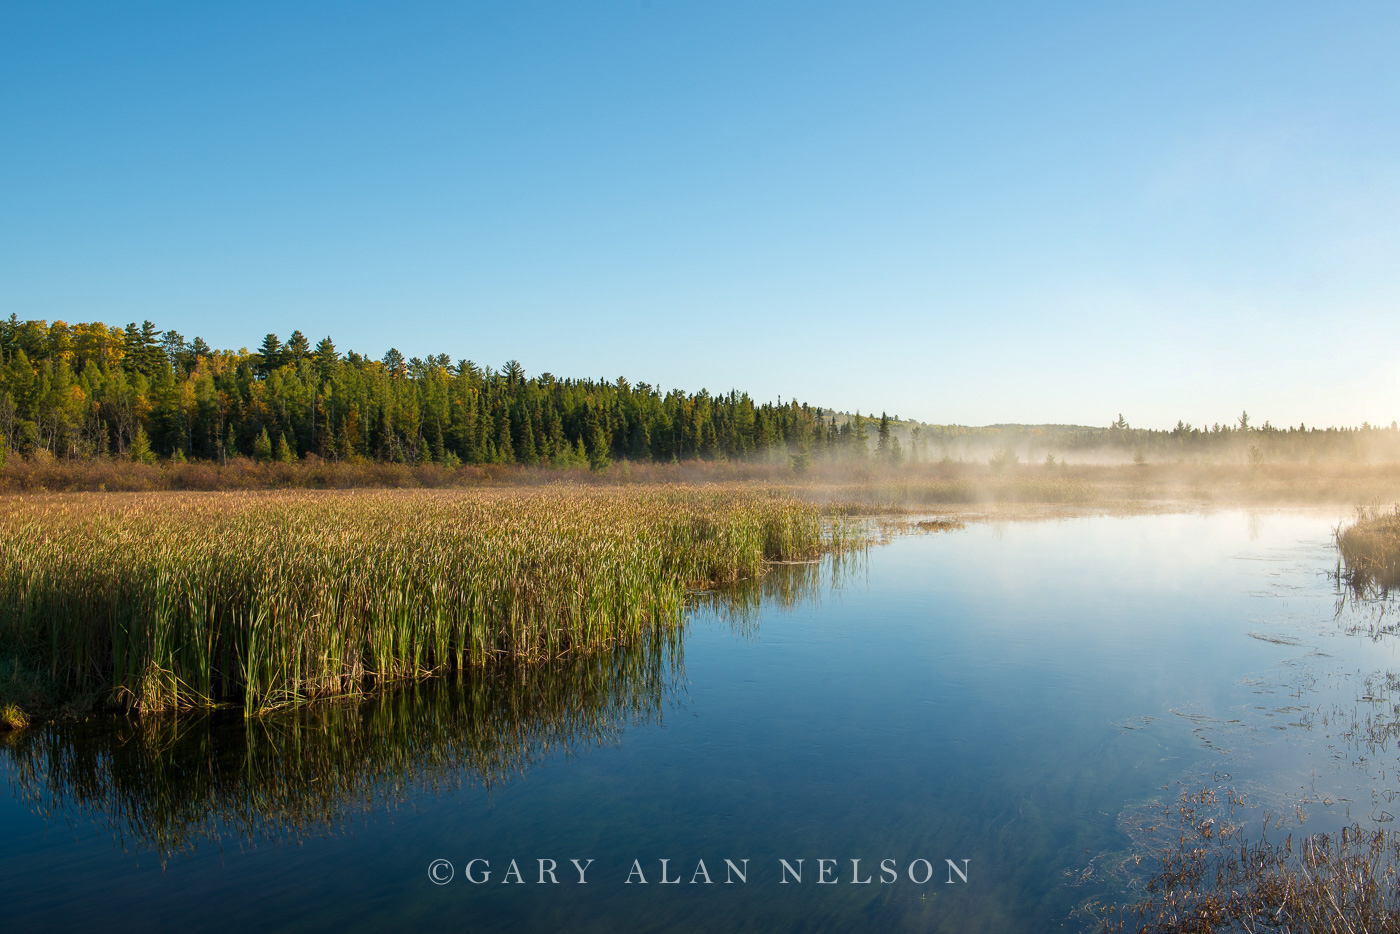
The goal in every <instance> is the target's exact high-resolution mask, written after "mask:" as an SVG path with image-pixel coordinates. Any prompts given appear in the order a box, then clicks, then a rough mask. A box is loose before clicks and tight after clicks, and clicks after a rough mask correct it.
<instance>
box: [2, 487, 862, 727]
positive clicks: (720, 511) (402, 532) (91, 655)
mask: <svg viewBox="0 0 1400 934" xmlns="http://www.w3.org/2000/svg"><path fill="white" fill-rule="evenodd" d="M862 544H863V542H862V541H861V539H860V538H859V535H858V533H857V532H853V531H851V530H850V528H849V527H848V526H847V525H845V524H843V523H831V522H828V521H825V520H824V519H823V518H822V516H821V514H820V511H819V509H818V508H817V507H816V506H814V505H813V504H811V503H804V502H802V501H799V500H797V499H795V498H793V497H791V496H788V495H784V494H782V493H780V492H774V491H764V490H752V489H734V488H726V487H716V486H712V487H704V488H693V487H678V486H667V487H636V486H632V487H625V488H601V489H598V488H586V487H570V486H552V487H548V488H542V489H529V490H507V491H483V490H477V491H359V492H345V493H305V492H299V493H264V494H255V493H247V494H200V493H190V494H148V495H124V496H101V495H78V496H49V497H25V498H10V499H6V500H3V501H0V637H3V638H4V639H5V640H6V641H7V642H8V643H9V644H11V645H12V646H15V647H16V650H17V651H18V652H19V653H21V654H26V653H27V654H28V655H31V656H34V657H40V658H43V659H45V660H46V663H47V667H48V669H49V671H50V672H51V673H52V675H53V677H54V678H55V679H56V680H58V681H60V682H61V683H63V684H64V685H65V686H66V687H67V688H68V689H70V690H73V691H91V690H94V689H98V688H100V689H110V690H111V692H112V695H113V696H114V697H115V698H117V699H118V700H119V701H120V702H122V703H123V704H125V705H126V706H128V707H129V708H134V709H136V710H140V711H154V710H165V709H174V708H190V707H203V706H209V705H211V704H214V703H217V702H220V701H229V700H241V702H242V704H243V707H244V711H245V713H247V714H255V713H258V712H262V711H266V710H270V709H274V708H277V707H281V706H287V705H293V704H298V703H302V702H305V701H306V700H308V699H311V698H314V697H318V696H323V695H329V694H343V693H353V692H356V691H359V690H362V689H364V688H365V687H366V686H368V685H378V684H383V683H385V682H388V681H393V680H398V679H404V678H414V677H421V676H425V675H429V674H433V673H439V672H443V671H446V670H451V669H464V668H480V667H484V666H490V665H496V664H532V663H538V662H541V661H545V660H548V659H554V658H561V657H570V656H575V655H578V654H580V653H588V652H593V651H598V650H600V649H604V648H607V647H610V646H613V645H616V644H619V643H630V642H635V641H636V640H638V639H639V638H641V637H642V636H643V635H645V634H647V633H650V632H653V631H655V630H658V629H664V628H667V627H671V626H674V625H675V624H677V623H678V622H679V621H680V619H681V616H682V612H683V609H684V605H685V596H686V593H687V592H688V591H689V590H692V589H695V588H706V587H712V586H715V585H718V584H723V583H728V582H733V581H738V580H742V579H745V578H752V577H756V576H758V575H760V574H761V573H762V572H763V570H764V567H765V562H768V561H784V560H799V559H809V558H813V557H816V556H817V555H820V554H822V553H825V552H828V551H832V550H838V551H839V550H842V549H847V548H855V547H860V546H861V545H862Z"/></svg>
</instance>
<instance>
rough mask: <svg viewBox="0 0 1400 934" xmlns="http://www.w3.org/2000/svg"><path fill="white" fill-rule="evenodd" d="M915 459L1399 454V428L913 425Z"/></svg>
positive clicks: (1305, 459) (1285, 458)
mask: <svg viewBox="0 0 1400 934" xmlns="http://www.w3.org/2000/svg"><path fill="white" fill-rule="evenodd" d="M912 435H913V445H912V446H913V448H914V451H913V454H914V457H916V458H919V459H932V460H939V459H967V460H995V459H998V458H999V459H1002V460H1004V461H1010V462H1013V463H1014V462H1015V461H1017V460H1018V459H1019V458H1020V457H1021V456H1025V457H1026V458H1028V459H1039V458H1040V457H1044V456H1046V455H1047V454H1048V455H1050V457H1051V462H1053V461H1054V459H1055V457H1056V455H1058V457H1059V459H1061V460H1063V459H1065V458H1070V459H1072V460H1092V459H1094V458H1099V457H1108V458H1116V459H1118V460H1121V461H1129V460H1131V461H1134V462H1137V463H1171V462H1178V461H1212V462H1215V461H1227V462H1241V463H1250V464H1255V465H1262V464H1265V463H1310V462H1328V461H1360V460H1377V461H1396V460H1400V426H1397V424H1396V423H1395V422H1393V421H1392V422H1391V423H1390V424H1389V425H1372V424H1370V423H1367V422H1363V423H1362V424H1361V425H1359V426H1354V427H1325V428H1319V427H1317V426H1308V425H1306V424H1298V425H1290V426H1284V427H1279V426H1276V425H1273V424H1271V423H1270V422H1268V421H1264V422H1263V423H1262V424H1256V423H1255V422H1254V421H1253V419H1251V418H1250V416H1249V413H1248V412H1247V411H1245V412H1241V413H1240V414H1239V416H1238V417H1236V418H1235V419H1234V420H1232V421H1228V422H1214V423H1212V424H1209V425H1201V426H1196V425H1192V424H1191V423H1189V422H1186V421H1178V422H1177V423H1176V426H1175V427H1173V428H1170V429H1154V428H1134V427H1132V426H1131V425H1129V424H1128V421H1127V419H1126V418H1124V417H1123V416H1122V414H1119V415H1118V417H1117V418H1116V419H1114V420H1113V421H1112V422H1110V423H1109V425H1108V427H1106V428H1100V427H1091V426H1084V425H987V426H983V427H977V428H971V427H965V426H961V425H918V426H914V428H913V430H912Z"/></svg>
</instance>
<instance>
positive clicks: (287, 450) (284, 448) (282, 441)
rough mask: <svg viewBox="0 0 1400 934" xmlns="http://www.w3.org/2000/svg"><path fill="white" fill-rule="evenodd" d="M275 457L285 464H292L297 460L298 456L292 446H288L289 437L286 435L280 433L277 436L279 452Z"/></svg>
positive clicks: (277, 451)
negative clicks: (293, 451)
mask: <svg viewBox="0 0 1400 934" xmlns="http://www.w3.org/2000/svg"><path fill="white" fill-rule="evenodd" d="M275 456H276V458H277V460H278V461H280V462H281V463H283V464H290V463H291V462H292V461H294V460H296V459H297V457H296V455H295V454H293V453H292V448H291V445H289V444H287V436H286V434H285V433H281V432H279V433H278V435H277V450H276V454H275Z"/></svg>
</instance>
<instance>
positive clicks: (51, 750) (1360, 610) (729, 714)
mask: <svg viewBox="0 0 1400 934" xmlns="http://www.w3.org/2000/svg"><path fill="white" fill-rule="evenodd" d="M1341 518H1343V516H1342V514H1341V513H1340V512H1339V511H1331V512H1328V511H1302V510H1298V511H1263V512H1244V511H1220V512H1214V513H1209V514H1192V515H1138V516H1130V517H1096V518H1074V519H1058V520H1054V521H1042V522H1007V523H1001V524H994V523H985V522H983V523H970V524H968V525H967V526H966V527H965V528H961V529H958V528H952V529H948V530H938V531H930V532H914V533H912V534H908V535H903V536H898V537H895V538H894V539H893V540H891V541H890V542H889V543H888V544H886V545H883V546H881V547H878V548H874V549H872V550H870V551H868V552H866V553H863V554H860V553H857V554H854V555H846V556H844V557H839V558H836V559H832V558H827V559H825V560H823V561H822V562H820V563H816V564H787V565H779V566H776V567H774V568H773V569H772V570H771V571H770V572H769V573H768V574H767V575H766V576H765V577H764V578H763V579H762V581H761V582H755V581H749V582H745V583H741V584H739V585H738V586H737V587H733V588H727V589H724V590H717V591H713V592H710V593H706V594H700V595H696V596H694V597H693V598H692V600H691V609H690V611H689V621H688V623H687V624H686V625H685V627H684V628H683V629H679V630H671V631H668V632H664V633H656V634H654V635H653V636H651V637H648V638H645V639H642V640H639V641H637V642H635V643H633V644H629V645H625V646H624V645H617V646H613V647H611V648H609V649H607V650H606V651H603V652H599V653H592V654H589V655H586V656H582V657H578V658H572V659H564V660H562V661H556V662H555V663H552V664H550V665H546V666H525V667H517V668H509V669H503V670H497V671H489V672H483V671H472V672H468V673H464V674H462V675H461V676H460V677H441V678H436V679H432V680H429V681H424V682H420V683H417V684H411V685H406V686H401V687H396V688H391V689H389V690H386V691H384V692H381V693H379V694H377V695H375V696H372V697H368V698H363V697H359V698H356V697H352V698H342V699H338V700H331V701H327V702H320V703H316V704H312V705H309V706H306V707H303V708H299V709H295V710H288V711H282V712H276V713H272V714H268V715H265V716H262V717H258V718H253V719H249V720H245V719H244V717H243V716H242V714H241V713H240V712H238V711H236V710H234V711H227V710H214V711H207V712H202V713H196V714H188V713H186V714H173V713H171V714H151V715H147V716H145V717H144V718H129V717H100V718H93V719H90V720H87V721H84V722H77V723H72V722H69V723H51V724H48V725H39V726H35V727H31V728H29V729H26V730H22V731H19V732H17V733H13V734H9V735H0V773H3V775H4V780H5V783H6V787H7V789H8V793H6V794H3V795H0V841H3V842H0V877H3V878H4V879H6V880H7V883H8V885H7V890H8V895H7V901H6V917H7V925H6V926H7V928H8V929H12V930H26V929H36V928H40V927H58V928H67V927H74V926H77V925H78V924H80V923H84V922H88V921H92V920H94V919H101V923H102V925H103V927H104V928H105V929H109V930H129V929H130V930H135V929H143V930H144V929H148V928H149V927H151V926H153V925H154V926H156V927H159V928H166V927H173V926H175V925H177V924H185V923H188V922H189V921H190V919H198V921H199V923H200V925H201V926H204V927H209V928H212V929H215V930H241V929H246V928H249V927H257V928H259V929H262V930H304V929H308V928H309V929H330V928H334V929H340V930H375V929H385V928H401V929H404V928H411V927H427V926H429V925H433V926H443V925H451V926H456V927H463V928H471V929H474V930H560V929H563V930H580V931H604V930H615V929H619V928H624V929H629V930H755V931H768V930H808V931H818V930H834V931H844V930H858V929H865V930H930V929H932V930H948V931H1043V930H1049V929H1059V928H1064V929H1067V930H1080V929H1090V930H1092V929H1093V928H1094V927H1095V924H1096V922H1095V917H1096V912H1097V911H1099V910H1100V909H1101V907H1102V906H1103V905H1109V904H1113V903H1115V902H1121V901H1124V900H1128V899H1131V898H1134V897H1136V895H1137V894H1139V893H1140V892H1141V889H1142V887H1143V885H1144V884H1145V882H1146V879H1147V872H1148V867H1149V866H1150V865H1151V863H1152V860H1153V859H1154V854H1155V853H1156V852H1157V848H1158V847H1159V846H1160V845H1161V844H1162V842H1163V836H1164V834H1165V833H1167V832H1168V830H1169V827H1170V825H1169V824H1168V823H1166V822H1165V821H1164V820H1163V818H1162V815H1163V813H1164V809H1166V808H1168V807H1170V806H1171V805H1172V803H1173V802H1175V801H1176V800H1177V799H1178V796H1179V794H1180V793H1181V792H1182V791H1183V790H1197V789H1200V788H1203V787H1207V786H1208V787H1210V788H1211V789H1213V790H1217V791H1222V792H1228V793H1229V795H1230V796H1231V800H1232V801H1235V800H1238V801H1239V802H1240V803H1239V805H1238V807H1237V813H1236V815H1235V816H1236V817H1237V818H1238V819H1239V820H1240V821H1242V822H1251V821H1258V822H1259V825H1260V826H1262V821H1263V819H1264V818H1265V816H1266V815H1267V816H1268V817H1269V820H1270V827H1271V831H1270V832H1271V833H1279V834H1282V833H1287V832H1290V831H1294V830H1297V829H1298V828H1300V827H1301V828H1303V829H1304V830H1306V831H1307V832H1312V831H1317V830H1321V831H1329V832H1330V831H1334V830H1336V829H1338V828H1340V827H1341V826H1343V825H1344V824H1346V823H1349V822H1352V821H1356V822H1360V823H1362V824H1363V825H1365V826H1368V827H1385V826H1390V825H1391V822H1392V821H1393V820H1394V816H1395V815H1396V814H1400V801H1395V800H1394V799H1395V798H1396V797H1397V796H1400V779H1397V774H1396V773H1397V768H1398V767H1400V762H1397V754H1396V739H1397V734H1400V728H1397V723H1400V679H1397V678H1396V677H1395V676H1394V675H1392V674H1390V673H1391V672H1400V660H1397V658H1396V650H1395V643H1394V641H1393V636H1392V635H1391V631H1390V627H1389V623H1390V619H1389V615H1388V613H1387V611H1386V606H1385V605H1384V604H1377V603H1373V602H1364V601H1363V602H1359V603H1358V602H1355V601H1353V600H1352V598H1350V597H1347V596H1345V591H1344V589H1343V590H1339V587H1338V583H1337V581H1336V580H1335V579H1333V578H1332V577H1330V576H1329V572H1334V571H1335V569H1336V564H1337V555H1336V551H1335V548H1334V539H1333V528H1334V526H1335V525H1336V523H1337V522H1338V520H1339V519H1341ZM474 859H480V860H487V861H489V864H490V865H489V870H490V872H491V876H490V881H488V882H482V883H473V882H471V881H469V880H468V878H467V873H468V870H469V869H470V870H471V871H472V873H473V874H474V876H475V877H476V878H481V877H482V875H483V874H484V872H485V871H486V869H487V867H486V866H485V864H483V863H475V864H473V865H472V866H470V867H469V866H468V864H469V862H470V861H471V860H474ZM574 859H577V860H579V862H580V863H585V864H586V865H587V869H586V873H585V875H586V879H587V883H586V884H583V885H580V884H578V875H579V874H578V871H577V870H576V869H575V867H574V865H573V864H572V863H571V860H574ZM435 860H446V861H447V863H448V864H450V869H451V875H452V878H451V881H448V882H446V883H445V884H435V880H434V879H433V878H430V864H433V863H434V861H435ZM512 860H514V861H515V864H516V867H517V868H518V870H519V872H518V874H512V873H511V871H510V870H511V862H512ZM540 860H546V861H551V860H552V861H553V866H554V868H555V870H556V871H555V874H554V877H555V878H557V879H558V882H557V883H552V882H550V881H548V879H549V874H548V873H546V874H545V878H546V881H545V882H543V883H541V882H540V881H539V878H540V877H541V868H542V867H541V864H540ZM588 860H592V862H591V863H588V862H587V861H588ZM634 860H635V861H636V865H635V867H634V863H633V861H634ZM662 860H668V862H667V863H666V864H665V866H664V867H663V865H662V863H661V861H662ZM702 860H703V863H704V873H703V874H702V873H701V871H700V865H699V864H700V862H701V861H702ZM726 860H732V861H733V863H734V865H735V866H737V867H741V868H740V869H739V872H740V873H742V874H743V876H742V878H743V881H741V880H740V878H735V868H734V867H731V866H730V865H729V864H728V863H727V862H726ZM744 860H747V863H745V862H744ZM781 860H786V861H787V863H788V864H789V865H790V866H791V867H793V869H794V870H795V871H796V872H800V873H801V881H800V882H797V881H795V879H794V874H786V875H785V873H786V870H785V869H784V867H783V865H782V863H781V862H780V861H781ZM799 860H802V861H803V862H801V863H800V864H799V862H798V861H799ZM819 860H835V861H836V862H834V863H819V862H818V861H819ZM852 860H859V861H860V862H859V864H858V865H857V866H854V867H853V865H852ZM885 860H888V861H890V862H889V863H887V864H886V865H888V866H892V867H893V869H894V873H893V875H894V878H895V880H896V881H894V882H887V881H883V880H885V879H888V878H889V875H890V874H888V873H882V872H881V868H882V866H881V863H882V861H885ZM918 860H927V861H928V869H929V870H931V877H930V878H929V881H928V882H926V883H921V882H918V881H914V880H913V879H911V871H912V873H913V877H914V879H917V878H919V877H921V876H923V875H925V867H924V865H923V864H921V863H919V862H918ZM948 860H952V861H953V862H954V864H955V865H956V866H958V867H961V868H963V869H964V870H965V873H966V881H965V882H964V881H963V879H962V878H961V875H958V874H954V872H953V870H952V869H950V868H949V866H948V863H947V861H948ZM550 865H551V864H550V863H549V862H546V864H545V868H548V867H549V866H550ZM634 868H635V869H636V870H637V872H635V873H634V872H633V871H632V870H633V869H634ZM823 870H825V872H824V871H823ZM446 872H447V869H446V868H445V867H444V865H443V864H439V865H438V866H437V867H436V868H434V869H433V870H431V874H435V875H436V876H437V879H438V880H439V881H440V880H441V879H443V878H444V877H445V876H446ZM663 874H664V876H663ZM823 875H825V876H826V878H828V879H834V880H835V882H834V883H833V884H822V883H820V882H819V881H818V879H819V878H820V877H822V876H823ZM705 876H708V878H709V879H710V883H709V884H706V882H705V878H704V877H705ZM629 877H630V878H631V880H632V881H630V882H629V881H627V880H628V879H629ZM516 878H520V879H521V880H522V881H521V882H520V883H518V884H517V883H516V881H515V880H516ZM642 878H645V880H646V881H645V883H643V882H642V881H641V879H642ZM663 878H666V879H679V880H680V881H679V882H677V883H675V884H668V883H664V882H663V881H662V880H663ZM784 878H787V879H788V880H789V881H787V882H783V881H782V880H783V879H784ZM866 878H870V879H871V880H872V881H871V882H870V883H869V884H860V883H857V882H856V879H866ZM950 878H951V879H952V880H953V881H952V882H949V881H947V880H948V879H950ZM729 879H732V880H733V881H732V882H731V881H727V880H729Z"/></svg>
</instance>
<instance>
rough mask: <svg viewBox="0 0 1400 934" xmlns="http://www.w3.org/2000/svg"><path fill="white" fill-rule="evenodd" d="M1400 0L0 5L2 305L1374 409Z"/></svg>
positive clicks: (1392, 276) (1043, 405)
mask: <svg viewBox="0 0 1400 934" xmlns="http://www.w3.org/2000/svg"><path fill="white" fill-rule="evenodd" d="M1397 48H1400V4H1395V3H1339V4H1320V3H1285V2H1276V3H1270V4H1264V3H1243V2H1220V0H1214V2H1205V3H1196V2H1179V3H1173V4H1125V3H1085V4H1077V5H1065V4H1039V3H1025V4H1011V3H1002V4H986V3H939V4H935V3H886V4H879V5H875V4H868V3H820V2H810V0H809V2H802V3H797V2H791V3H789V2H783V3H731V2H698V0H696V2H669V0H653V2H648V3H642V2H634V3H589V4H581V3H537V2H529V0H517V2H510V3H506V2H481V3H396V4H387V3H381V4H368V3H348V2H336V3H329V2H324V3H322V2H298V3H278V4H272V3H237V4H233V3H228V4H204V3H200V4H193V3H183V2H180V3H176V2H172V3H159V4H158V3H136V2H133V3H120V4H113V3H67V2H62V0H54V2H44V3H20V2H8V3H3V4H0V127H3V129H0V313H3V315H4V316H8V315H9V314H11V313H14V314H18V315H19V316H20V317H22V318H30V317H32V318H45V319H49V320H54V319H63V320H66V321H69V322H73V321H90V320H102V321H106V322H108V323H113V324H125V323H126V322H128V321H132V320H135V321H138V322H139V321H141V320H143V319H147V318H149V319H150V320H152V321H154V322H155V323H156V325H157V326H158V327H160V328H162V329H165V328H174V329H176V330H179V331H180V332H181V333H183V334H185V335H186V336H187V337H193V336H195V335H199V336H202V337H203V338H204V339H205V340H207V341H209V342H210V343H211V344H213V345H215V346H221V347H222V346H229V347H238V346H244V345H246V346H250V347H251V346H255V345H256V343H257V342H258V341H259V340H260V338H261V336H262V335H263V334H264V333H267V332H268V331H273V332H276V333H277V334H279V335H280V336H281V337H283V338H284V339H285V337H286V336H287V334H288V333H290V332H291V331H292V330H293V329H294V328H299V329H301V330H302V331H303V332H305V333H306V334H307V335H308V336H309V337H310V338H311V339H312V340H313V341H314V340H316V339H318V338H320V337H322V336H324V335H326V334H330V335H332V336H333V337H334V339H335V341H336V343H337V345H338V346H339V347H340V348H341V349H342V350H345V349H350V348H354V349H356V350H359V351H361V352H364V353H369V354H372V355H374V356H379V355H381V354H383V352H384V351H385V350H387V349H388V348H389V347H390V346H395V347H397V348H398V349H399V350H401V351H402V352H403V353H404V354H405V355H407V356H414V355H419V356H421V355H426V354H430V353H439V352H442V353H447V354H449V355H450V356H452V358H453V359H457V358H463V357H468V358H471V359H473V360H476V361H477V362H479V363H484V364H492V365H496V366H499V365H500V364H501V363H502V362H504V361H505V360H507V359H509V358H517V359H519V360H520V361H521V363H522V364H523V365H524V366H525V368H526V370H527V371H528V372H530V373H539V372H541V371H545V370H548V371H550V372H553V373H555V374H557V375H567V376H593V377H607V378H616V377H617V376H619V375H623V376H627V377H628V378H629V379H632V380H634V381H635V380H644V381H647V382H651V383H653V384H660V385H662V386H664V387H668V388H669V387H680V388H684V389H687V390H696V389H699V388H701V387H707V388H709V389H710V390H712V391H721V390H723V391H727V390H728V389H730V388H732V387H737V388H739V389H743V390H747V391H748V392H750V393H752V394H753V395H755V396H756V397H759V398H764V399H772V398H776V397H777V396H779V395H781V396H782V397H783V398H785V399H787V398H792V397H796V398H798V399H801V400H804V401H810V402H812V403H814V404H819V405H825V406H831V407H836V408H840V409H845V410H853V409H857V408H859V409H861V410H862V411H872V410H873V411H877V412H878V411H879V410H882V409H883V410H887V411H889V412H890V413H891V414H895V413H898V414H899V415H901V416H904V417H913V418H919V419H922V420H924V421H932V422H958V423H965V424H986V423H993V422H1013V421H1014V422H1076V423H1083V424H1097V425H1102V424H1106V423H1107V422H1108V421H1109V420H1111V419H1112V418H1114V417H1115V416H1116V415H1117V414H1118V413H1119V412H1122V413H1123V414H1124V415H1125V416H1126V417H1127V419H1128V421H1129V422H1130V423H1132V424H1133V425H1135V426H1141V427H1165V426H1169V425H1172V424H1175V422H1176V420H1177V419H1178V418H1183V419H1186V420H1187V421H1191V422H1195V423H1197V424H1199V423H1202V422H1212V421H1227V420H1233V419H1234V417H1235V416H1237V415H1238V414H1239V412H1240V410H1241V409H1248V410H1249V412H1250V414H1251V416H1252V419H1253V420H1254V421H1255V422H1256V423H1262V422H1263V421H1264V420H1265V419H1269V420H1271V421H1273V422H1274V423H1275V424H1297V423H1298V422H1300V421H1306V422H1307V423H1308V424H1309V425H1312V424H1359V423H1360V422H1361V421H1362V420H1369V421H1371V422H1373V423H1377V422H1380V423H1387V424H1388V423H1389V422H1390V421H1391V420H1392V419H1395V418H1397V417H1400V367H1397V366H1396V364H1395V362H1394V361H1395V352H1396V348H1397V346H1400V340H1397V339H1400V314H1397V313H1396V311H1397V309H1400V105H1397V102H1400V55H1397V54H1396V49H1397Z"/></svg>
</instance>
